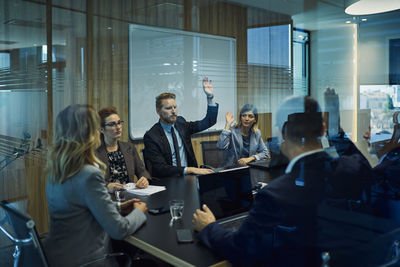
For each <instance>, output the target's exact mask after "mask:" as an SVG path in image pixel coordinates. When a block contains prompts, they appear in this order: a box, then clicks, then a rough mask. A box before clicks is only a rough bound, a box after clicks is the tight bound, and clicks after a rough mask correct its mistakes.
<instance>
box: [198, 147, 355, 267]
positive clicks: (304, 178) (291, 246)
mask: <svg viewBox="0 0 400 267" xmlns="http://www.w3.org/2000/svg"><path fill="white" fill-rule="evenodd" d="M338 166H339V165H338V161H337V160H335V159H332V158H331V157H330V156H328V155H327V154H326V153H325V152H318V153H314V154H311V155H308V156H305V157H303V158H301V159H300V160H299V161H297V162H296V163H295V165H294V166H293V168H292V171H291V172H290V173H287V174H284V175H282V176H281V177H279V178H277V179H274V180H272V181H271V182H270V183H269V184H268V185H267V186H266V187H264V188H263V189H262V190H260V191H259V192H258V193H257V195H256V198H255V201H254V203H253V206H252V208H251V210H250V212H249V216H248V217H247V218H246V220H245V221H244V222H243V223H242V225H241V227H240V228H239V230H238V231H235V232H232V231H229V230H227V229H225V228H223V227H222V226H220V225H219V224H217V223H211V224H209V225H208V226H206V227H205V228H204V229H203V230H202V231H201V232H200V233H199V234H198V238H199V239H200V240H201V241H202V242H203V243H204V244H205V245H206V246H208V247H210V248H211V249H212V250H213V251H215V252H217V253H218V254H220V255H221V256H223V257H224V258H226V259H227V260H229V261H230V262H231V263H233V264H234V265H238V266H249V265H259V266H317V265H318V266H319V259H320V255H321V254H320V251H319V248H321V247H324V248H326V247H327V245H326V244H323V243H321V242H323V240H324V238H323V234H322V233H321V231H320V229H319V227H318V223H317V216H316V215H317V212H318V208H319V206H320V204H323V203H326V200H327V199H330V197H331V193H332V191H333V190H335V189H334V188H333V187H332V185H331V184H332V181H333V180H334V179H335V178H336V177H337V176H336V174H335V171H336V168H338ZM342 167H344V166H342ZM354 174H355V173H352V172H350V173H347V177H348V178H349V177H351V176H352V175H354ZM342 175H343V173H342ZM328 232H329V231H328ZM321 240H322V241H321ZM331 241H332V240H331ZM332 242H333V241H332ZM328 243H329V240H328Z"/></svg>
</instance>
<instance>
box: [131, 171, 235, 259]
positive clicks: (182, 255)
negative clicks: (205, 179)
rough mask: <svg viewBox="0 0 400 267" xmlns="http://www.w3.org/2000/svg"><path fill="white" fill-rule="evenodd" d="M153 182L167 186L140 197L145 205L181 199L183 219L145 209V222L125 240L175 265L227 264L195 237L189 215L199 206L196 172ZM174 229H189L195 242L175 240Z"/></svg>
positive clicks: (161, 204) (149, 205)
mask: <svg viewBox="0 0 400 267" xmlns="http://www.w3.org/2000/svg"><path fill="white" fill-rule="evenodd" d="M153 184H155V185H157V184H160V185H165V186H166V190H164V191H162V192H158V193H155V194H153V195H151V196H146V197H139V198H140V199H141V200H143V201H145V202H146V203H147V207H148V209H154V208H159V207H161V206H165V205H168V202H169V200H172V199H183V200H184V201H185V203H184V205H185V206H184V210H183V216H182V219H180V220H176V221H171V215H170V213H169V212H168V213H164V214H159V215H152V214H150V213H147V222H146V223H145V224H144V225H143V226H142V227H141V228H140V229H139V230H138V231H136V232H135V233H134V234H133V235H131V236H129V237H127V238H126V239H125V241H126V242H128V243H130V244H132V245H134V246H135V247H137V248H139V249H141V250H143V251H145V252H147V253H149V254H151V255H153V256H155V257H157V258H159V259H161V260H163V261H165V262H167V263H169V264H171V265H174V266H212V265H216V264H217V265H218V266H224V265H225V264H228V263H227V262H226V261H224V259H223V258H221V257H219V256H218V255H216V254H214V253H213V252H212V251H211V250H209V249H208V248H207V247H205V246H204V245H202V244H201V243H200V242H199V241H198V240H197V239H196V238H195V235H196V233H195V232H194V230H193V226H192V216H193V213H194V212H195V210H196V209H197V208H199V200H198V197H197V189H196V176H184V177H172V178H163V179H161V180H160V181H157V182H153ZM135 197H136V196H135ZM176 229H191V230H192V232H193V237H194V238H193V239H194V242H193V243H178V241H177V236H176Z"/></svg>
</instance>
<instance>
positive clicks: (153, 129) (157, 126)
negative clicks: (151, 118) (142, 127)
mask: <svg viewBox="0 0 400 267" xmlns="http://www.w3.org/2000/svg"><path fill="white" fill-rule="evenodd" d="M160 129H162V127H161V124H160V123H159V122H157V123H155V124H154V125H153V126H152V127H151V128H150V129H149V130H148V131H146V133H145V134H144V136H149V135H152V134H156V132H157V131H159V130H160Z"/></svg>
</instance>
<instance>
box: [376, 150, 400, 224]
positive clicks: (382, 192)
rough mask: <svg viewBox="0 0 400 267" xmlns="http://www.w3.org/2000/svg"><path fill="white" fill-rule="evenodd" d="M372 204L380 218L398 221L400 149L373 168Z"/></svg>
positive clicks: (399, 216) (399, 217)
mask: <svg viewBox="0 0 400 267" xmlns="http://www.w3.org/2000/svg"><path fill="white" fill-rule="evenodd" d="M373 175H374V185H373V188H372V196H373V198H372V202H373V207H374V212H375V214H376V215H378V216H380V217H385V218H389V219H394V220H396V221H400V197H399V196H400V147H397V148H394V149H392V150H391V151H389V152H388V153H386V155H385V158H384V159H383V160H382V161H381V162H380V163H379V164H378V165H377V166H375V167H374V168H373Z"/></svg>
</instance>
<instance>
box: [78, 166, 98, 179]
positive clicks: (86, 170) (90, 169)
mask: <svg viewBox="0 0 400 267" xmlns="http://www.w3.org/2000/svg"><path fill="white" fill-rule="evenodd" d="M80 172H83V173H85V174H88V175H89V176H90V174H92V173H97V174H100V175H102V172H101V170H100V169H99V167H97V166H94V165H91V164H86V165H84V166H83V168H82V170H81V171H80Z"/></svg>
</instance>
